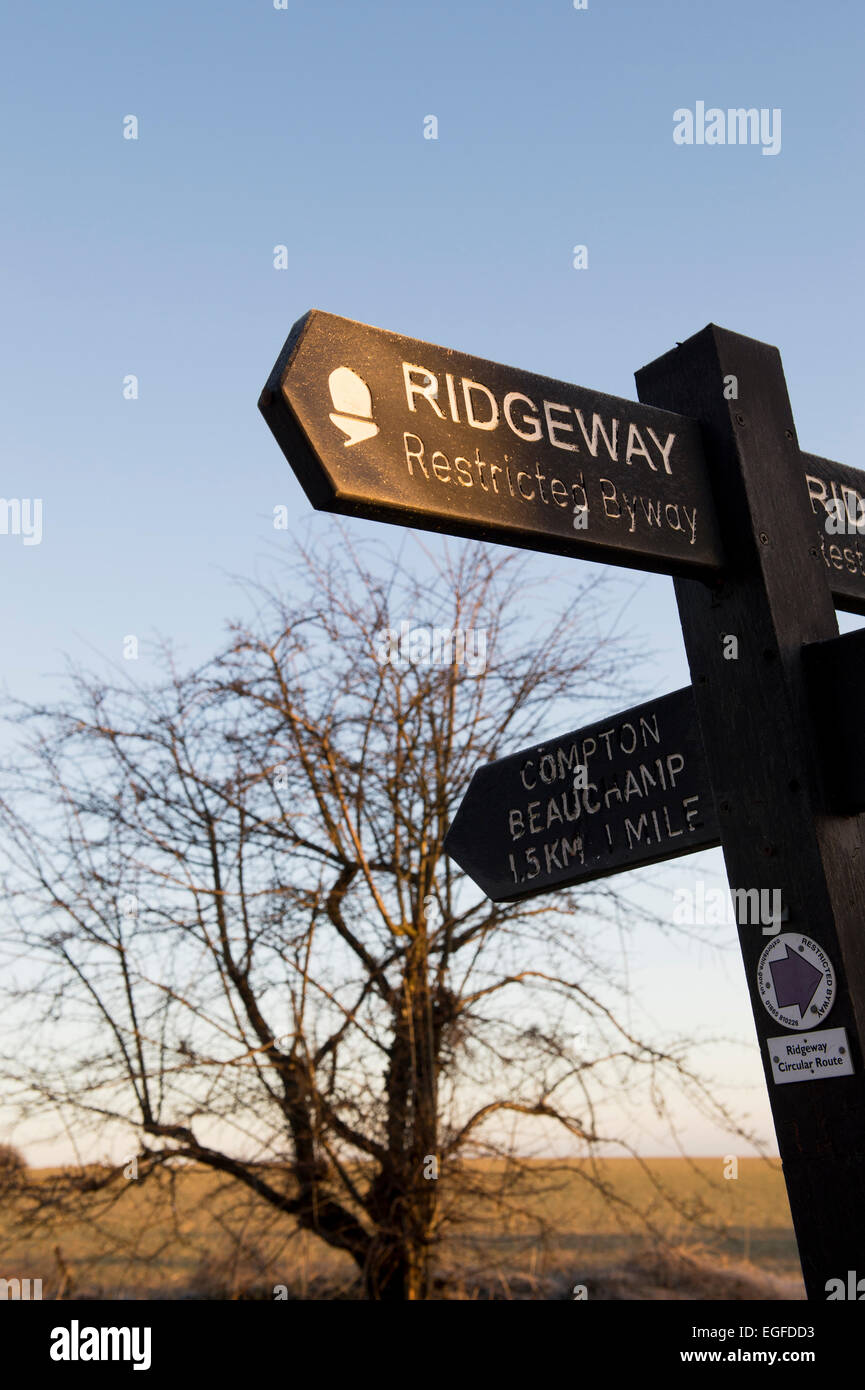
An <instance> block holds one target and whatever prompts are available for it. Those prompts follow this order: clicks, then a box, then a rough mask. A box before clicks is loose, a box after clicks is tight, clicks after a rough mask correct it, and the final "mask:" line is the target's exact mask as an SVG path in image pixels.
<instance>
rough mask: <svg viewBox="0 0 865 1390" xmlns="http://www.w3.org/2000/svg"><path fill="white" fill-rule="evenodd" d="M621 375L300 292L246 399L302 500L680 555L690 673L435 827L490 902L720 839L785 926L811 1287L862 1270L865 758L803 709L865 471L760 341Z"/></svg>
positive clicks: (537, 751)
mask: <svg viewBox="0 0 865 1390" xmlns="http://www.w3.org/2000/svg"><path fill="white" fill-rule="evenodd" d="M731 381H735V382H736V383H737V390H736V392H735V393H730V392H728V390H727V386H728V383H730V382H731ZM637 384H638V391H639V395H640V398H641V399H640V403H636V402H630V401H626V400H621V399H618V398H615V397H611V396H605V395H601V394H600V393H598V392H596V391H590V390H587V389H585V388H583V387H578V386H573V385H569V384H567V383H565V382H557V381H551V380H549V379H547V378H544V377H540V376H537V375H534V374H532V373H527V372H520V371H516V370H515V369H513V368H509V367H502V366H500V365H498V364H496V363H493V362H486V361H482V360H480V359H478V358H474V357H469V356H467V355H466V354H464V353H459V352H455V351H453V350H451V349H447V348H440V347H434V346H432V345H430V344H427V343H422V342H418V341H416V340H414V339H408V338H403V337H399V336H397V335H396V334H392V333H385V332H383V331H382V330H379V329H375V328H370V327H368V326H366V325H364V324H358V323H354V322H352V321H350V320H346V319H341V318H336V317H335V316H333V315H329V314H322V313H319V312H317V311H312V312H310V313H309V314H307V315H306V316H305V317H304V318H303V319H301V320H300V321H299V322H298V323H297V324H296V325H295V327H294V329H293V330H292V333H291V335H290V337H289V339H288V341H287V342H286V344H285V347H284V349H283V351H282V353H281V355H280V357H279V359H278V361H277V363H276V365H275V367H274V369H273V372H272V373H271V375H270V378H269V380H268V383H267V385H266V387H265V389H264V391H263V392H262V395H261V399H260V402H259V405H260V408H261V410H262V413H263V414H264V416H265V418H266V420H267V422H268V424H269V426H270V428H271V430H272V431H273V433H274V435H275V436H276V438H277V440H278V442H279V444H280V446H281V448H282V449H283V451H284V453H285V454H286V456H287V458H288V459H289V462H290V463H291V465H292V467H293V468H294V470H295V472H296V474H297V476H298V478H299V479H300V481H301V483H302V485H303V487H304V489H305V491H306V493H307V496H308V497H309V498H310V501H311V502H312V504H313V506H315V507H317V508H320V509H323V510H329V511H335V512H343V513H347V514H350V515H356V516H366V517H372V518H375V519H379V520H385V521H394V522H397V523H400V524H409V525H412V526H419V527H422V528H426V529H429V530H436V531H445V532H450V533H454V534H456V535H464V536H472V537H475V538H478V539H482V540H487V541H498V542H501V543H505V544H509V545H516V546H524V547H528V548H530V549H534V550H539V551H549V552H554V553H557V554H562V555H573V556H575V557H582V558H586V559H594V560H602V561H604V562H606V563H610V564H617V565H626V566H629V567H632V568H636V569H644V570H655V571H660V572H662V573H667V574H671V575H673V576H674V579H675V591H676V599H677V602H678V606H679V615H680V619H681V623H682V632H683V636H684V639H685V646H686V650H687V654H688V660H689V664H690V668H691V676H692V682H693V683H692V686H690V687H687V688H686V689H684V690H679V691H674V692H673V693H672V694H669V695H666V696H664V697H662V698H661V699H658V700H654V701H650V702H647V703H646V704H644V705H640V706H637V707H636V708H634V709H631V710H628V711H626V712H625V713H623V714H620V715H618V716H616V717H615V718H613V719H609V720H606V721H600V722H599V723H597V724H593V725H590V726H587V727H586V728H583V729H580V730H577V731H574V732H572V733H569V734H566V735H563V736H562V737H561V738H558V739H552V740H548V741H546V742H544V743H541V744H538V745H535V746H533V747H531V748H527V749H523V750H522V751H520V752H517V753H514V754H512V755H511V756H510V757H507V758H504V759H502V760H500V761H499V762H496V763H493V764H490V765H488V766H487V767H483V768H480V769H479V770H478V771H477V772H476V774H475V776H474V777H473V779H472V781H471V784H470V786H469V788H468V791H467V792H466V795H465V798H464V800H463V803H462V805H461V806H460V808H459V811H458V812H457V815H456V817H455V819H454V822H453V824H452V826H451V829H450V831H449V834H448V839H447V844H446V849H447V852H448V853H449V855H451V857H453V858H454V859H455V860H456V862H457V863H459V864H460V866H461V867H462V868H464V869H465V871H466V872H467V873H468V874H469V875H470V876H471V877H472V878H473V879H474V880H475V881H476V882H477V883H478V884H479V885H480V886H481V887H482V888H483V890H484V891H485V892H486V893H487V894H488V896H490V897H491V898H493V899H496V900H502V899H508V898H523V897H529V896H532V895H534V894H537V893H541V892H547V891H550V890H552V889H554V888H562V887H565V886H568V885H570V884H574V883H579V882H585V881H588V880H591V879H595V878H600V877H603V876H605V875H607V874H611V873H617V872H620V871H623V870H625V869H628V868H633V867H636V866H637V865H640V864H646V863H649V862H658V861H660V860H663V859H668V858H670V857H672V856H675V855H678V854H682V853H688V852H691V851H693V850H696V849H702V848H706V847H708V846H710V845H717V844H718V843H720V844H721V845H722V847H723V851H724V857H725V862H726V866H727V873H728V878H729V881H730V886H731V889H732V891H733V892H734V894H735V895H737V901H738V895H740V894H743V893H745V894H747V893H750V892H754V891H756V892H757V893H758V895H761V894H768V895H769V896H770V897H771V899H772V901H775V895H776V894H780V900H781V902H782V904H783V909H782V913H781V923H778V922H775V923H774V925H773V929H772V931H771V932H770V933H766V932H765V929H764V930H763V931H761V930H760V929H759V926H757V925H756V924H754V923H749V922H747V921H745V922H743V921H742V920H741V918H740V926H739V935H740V942H741V949H742V958H743V962H744V966H745V974H746V979H747V983H748V988H749V992H750V996H751V1002H752V1008H753V1012H754V1018H755V1022H756V1027H757V1035H758V1038H759V1041H760V1050H761V1056H762V1060H763V1067H764V1071H765V1075H766V1084H767V1086H768V1089H769V1097H770V1101H771V1105H772V1113H773V1117H774V1121H775V1128H776V1132H777V1136H778V1145H779V1150H780V1153H781V1159H782V1163H783V1166H784V1175H785V1180H786V1183H787V1190H788V1194H789V1198H790V1207H791V1211H792V1215H793V1222H794V1226H795V1229H796V1235H797V1239H798V1242H799V1250H800V1255H801V1259H802V1268H803V1274H804V1278H805V1284H806V1288H807V1291H808V1296H809V1297H810V1298H813V1299H826V1298H829V1297H835V1296H839V1295H837V1294H836V1293H833V1292H831V1291H832V1290H835V1289H837V1288H839V1287H843V1288H846V1287H847V1286H848V1284H849V1283H850V1275H851V1272H852V1273H853V1275H854V1277H853V1281H852V1283H853V1287H854V1288H855V1287H857V1278H858V1277H859V1276H860V1275H861V1276H863V1277H865V1246H863V1235H865V1065H863V1039H865V930H863V922H865V827H863V822H862V819H861V816H860V815H859V814H858V812H860V811H861V810H863V809H865V778H863V777H861V776H858V777H857V776H855V775H852V776H846V777H838V776H837V775H830V771H829V769H827V767H826V765H825V764H826V758H827V749H828V748H830V747H831V743H830V740H829V738H828V736H827V733H828V731H827V730H826V728H825V727H821V725H825V723H826V722H827V720H828V719H829V717H830V715H829V714H828V713H827V712H836V711H837V712H838V722H839V727H840V728H841V729H842V730H843V729H845V728H847V729H851V728H854V727H855V728H857V729H858V724H857V723H856V721H855V720H854V719H853V717H852V715H851V712H850V699H849V696H845V693H844V690H843V688H841V687H842V686H843V683H844V678H843V674H840V675H839V672H840V673H843V670H844V669H845V667H847V666H848V665H851V662H850V658H851V656H852V657H853V658H854V660H853V662H852V666H853V668H854V669H858V667H859V666H861V665H862V664H863V660H865V647H863V644H862V643H861V641H858V640H857V641H855V642H852V641H851V638H850V637H847V638H839V637H838V628H837V622H836V619H835V612H834V607H835V606H838V607H841V608H847V609H850V610H851V611H854V612H860V613H863V612H865V550H863V546H862V542H863V539H865V473H860V472H859V471H858V470H855V469H852V468H849V467H847V466H845V465H842V464H837V463H833V462H831V461H829V460H826V459H822V458H819V457H816V456H813V455H809V454H803V453H801V452H800V451H799V448H798V445H797V443H796V438H795V432H794V427H793V420H792V415H791V412H790V406H789V402H788V400H787V393H786V386H785V383H784V376H783V371H782V367H781V361H780V357H779V355H778V353H777V350H776V349H774V348H772V347H768V346H767V345H766V344H764V343H760V342H757V341H755V340H753V339H749V338H744V337H741V336H739V335H737V334H734V333H728V332H725V331H724V330H721V329H718V328H715V327H714V326H710V327H708V328H706V329H704V330H703V331H702V332H701V333H698V334H697V335H696V336H695V337H693V338H691V339H689V340H688V341H687V342H685V343H683V344H681V345H679V346H678V347H677V348H676V349H675V350H674V351H673V352H671V353H668V354H666V356H664V357H661V358H659V359H658V360H657V361H656V362H654V363H652V364H651V365H650V366H648V367H646V368H644V369H643V370H642V371H641V372H639V373H638V374H637ZM730 395H733V397H734V398H733V399H730ZM731 636H733V637H735V638H736V643H737V652H736V659H733V660H731V659H728V657H729V653H728V652H727V651H726V650H725V646H726V642H727V640H728V639H729V638H730V637H731ZM831 717H835V716H834V713H833V714H832V715H831ZM861 741H862V740H861V737H860V738H859V739H857V742H858V743H861ZM839 756H841V757H843V756H844V750H843V748H842V749H839ZM490 808H493V811H492V813H491V810H490ZM761 921H762V918H761ZM781 924H783V927H784V929H783V930H780V926H781ZM767 935H768V936H769V937H770V939H769V940H768V942H767V939H766V937H767ZM857 1262H858V1263H857ZM857 1269H858V1271H859V1273H858V1275H857V1274H856V1271H857ZM863 1287H865V1284H863Z"/></svg>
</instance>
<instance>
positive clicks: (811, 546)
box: [808, 545, 817, 556]
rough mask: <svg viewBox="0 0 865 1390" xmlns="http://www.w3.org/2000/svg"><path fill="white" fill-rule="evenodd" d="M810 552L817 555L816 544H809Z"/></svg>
mask: <svg viewBox="0 0 865 1390" xmlns="http://www.w3.org/2000/svg"><path fill="white" fill-rule="evenodd" d="M808 554H809V555H814V556H816V554H817V547H816V545H809V546H808Z"/></svg>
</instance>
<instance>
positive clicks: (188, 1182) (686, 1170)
mask: <svg viewBox="0 0 865 1390" xmlns="http://www.w3.org/2000/svg"><path fill="white" fill-rule="evenodd" d="M647 1166H648V1168H649V1170H650V1171H649V1172H648V1173H647V1172H645V1171H644V1170H643V1169H642V1168H641V1166H640V1165H639V1164H637V1163H636V1162H634V1161H633V1160H630V1159H605V1160H600V1161H597V1160H596V1161H595V1163H594V1165H592V1166H590V1165H589V1164H588V1163H587V1162H586V1163H584V1162H581V1161H573V1162H568V1163H564V1162H559V1163H555V1164H554V1163H543V1162H537V1163H534V1164H532V1165H529V1166H528V1167H524V1169H523V1171H522V1172H521V1173H520V1174H515V1175H514V1178H513V1182H512V1183H511V1184H510V1188H509V1197H508V1208H507V1210H506V1211H505V1210H504V1209H503V1208H502V1207H501V1206H500V1204H499V1203H498V1201H497V1200H496V1197H495V1193H496V1191H497V1189H498V1188H499V1186H500V1184H501V1181H502V1179H503V1177H505V1176H506V1170H504V1169H503V1168H502V1166H501V1165H496V1164H473V1165H469V1166H468V1168H467V1170H466V1171H467V1175H468V1177H469V1179H470V1181H471V1184H472V1187H473V1188H474V1191H473V1193H472V1194H470V1195H468V1194H467V1195H464V1196H462V1197H459V1198H456V1199H454V1198H450V1199H449V1198H448V1190H447V1188H443V1189H442V1196H443V1198H444V1199H445V1204H446V1206H447V1208H448V1211H449V1214H450V1215H451V1216H452V1217H453V1218H454V1224H453V1227H452V1228H451V1229H450V1230H449V1231H448V1233H447V1234H446V1236H445V1238H444V1240H443V1242H442V1245H441V1247H440V1249H439V1251H438V1257H437V1297H441V1298H447V1299H454V1298H456V1299H468V1300H471V1299H484V1300H486V1299H491V1298H494V1299H502V1298H511V1299H571V1298H573V1297H574V1286H577V1285H584V1286H585V1288H586V1290H587V1294H588V1297H589V1298H591V1299H635V1298H636V1299H659V1298H663V1299H694V1298H705V1299H743V1298H746V1299H753V1298H759V1299H776V1298H801V1297H804V1291H803V1288H802V1283H801V1277H800V1274H799V1264H798V1257H797V1253H796V1244H795V1240H794V1237H793V1231H792V1226H791V1223H790V1213H789V1207H788V1205H787V1198H786V1192H785V1189H784V1182H783V1178H782V1176H781V1171H780V1165H779V1164H777V1163H775V1164H768V1163H765V1162H763V1161H762V1160H759V1159H744V1160H740V1161H739V1176H738V1178H737V1179H736V1180H730V1181H725V1180H724V1179H723V1176H722V1171H723V1164H722V1161H721V1159H720V1158H711V1159H696V1160H682V1159H656V1160H651V1161H650V1162H649V1163H648V1165H647ZM41 1176H42V1177H43V1180H44V1179H46V1178H48V1177H49V1176H50V1175H49V1174H48V1173H47V1172H46V1173H45V1174H44V1175H41ZM593 1179H600V1180H601V1181H602V1182H603V1183H605V1184H607V1186H608V1189H609V1191H610V1192H611V1193H612V1194H613V1196H614V1198H615V1199H617V1200H614V1201H613V1202H610V1201H607V1200H605V1199H604V1197H603V1195H602V1194H601V1193H600V1192H599V1191H598V1190H597V1188H596V1187H594V1186H593V1185H592V1180H593ZM664 1192H667V1193H670V1194H673V1195H674V1196H675V1198H676V1200H677V1202H678V1204H679V1207H680V1211H679V1212H678V1213H671V1211H670V1209H669V1207H668V1206H667V1204H666V1203H665V1201H664V1200H663V1198H662V1194H663V1193H664ZM623 1203H628V1204H630V1206H631V1207H633V1208H635V1209H636V1210H637V1211H639V1212H640V1213H642V1214H643V1216H644V1217H648V1219H649V1221H650V1222H651V1223H652V1225H653V1227H654V1232H653V1233H649V1232H648V1231H647V1230H646V1227H645V1225H644V1224H641V1223H640V1222H639V1221H638V1220H637V1219H636V1217H635V1216H634V1215H633V1214H629V1213H628V1212H627V1210H626V1208H625V1206H624V1205H623ZM16 1207H17V1203H16V1201H15V1200H14V1199H10V1198H9V1197H7V1200H6V1201H5V1202H4V1203H3V1206H2V1210H0V1277H7V1278H9V1277H15V1276H17V1277H19V1278H26V1277H31V1278H41V1279H42V1280H43V1289H44V1296H45V1297H46V1298H56V1297H58V1295H59V1296H60V1297H62V1298H67V1299H68V1298H88V1297H90V1298H93V1297H96V1298H107V1299H123V1298H142V1297H143V1298H170V1299H177V1298H198V1299H201V1298H220V1299H225V1298H229V1299H230V1298H256V1297H257V1298H272V1297H273V1296H274V1288H275V1286H277V1285H283V1286H285V1289H286V1292H287V1296H288V1297H290V1298H300V1299H308V1298H357V1297H358V1296H359V1291H358V1288H357V1279H356V1271H355V1268H354V1266H353V1264H352V1263H351V1261H350V1260H348V1258H347V1257H345V1256H342V1255H340V1254H339V1253H338V1252H336V1251H332V1250H330V1249H329V1248H328V1247H327V1246H325V1245H324V1244H323V1243H322V1242H321V1241H318V1240H316V1239H314V1238H313V1237H311V1236H309V1235H308V1234H306V1233H303V1232H300V1231H298V1230H297V1229H296V1228H295V1227H294V1226H293V1225H292V1223H290V1222H288V1221H286V1220H284V1219H280V1218H275V1217H274V1215H273V1213H272V1211H271V1209H270V1208H268V1207H266V1206H265V1205H264V1204H263V1203H261V1202H260V1201H259V1200H258V1199H257V1198H255V1197H253V1196H251V1195H250V1194H248V1193H246V1192H245V1191H242V1190H239V1189H238V1187H237V1186H236V1185H232V1184H226V1183H225V1182H224V1181H223V1180H221V1179H220V1178H219V1177H218V1176H217V1175H214V1174H212V1173H209V1172H204V1171H198V1170H194V1169H187V1170H185V1171H182V1172H179V1173H176V1174H174V1175H173V1176H172V1178H171V1180H170V1181H169V1180H162V1181H160V1182H158V1183H157V1182H153V1183H147V1184H142V1183H136V1182H129V1183H127V1184H124V1186H123V1188H122V1190H121V1192H120V1194H119V1196H118V1200H117V1201H116V1203H115V1204H114V1206H113V1207H112V1208H111V1210H110V1211H107V1212H105V1211H104V1212H103V1213H102V1215H101V1216H100V1218H99V1220H98V1222H97V1221H95V1220H94V1218H93V1217H92V1216H87V1215H85V1214H84V1213H83V1212H80V1213H79V1214H77V1215H76V1216H75V1217H74V1218H73V1217H64V1218H63V1219H62V1220H51V1221H50V1222H49V1221H47V1220H45V1219H43V1220H42V1221H41V1222H40V1224H39V1226H38V1227H37V1228H36V1229H35V1230H30V1231H27V1230H25V1229H24V1228H22V1227H21V1226H20V1224H19V1223H18V1222H17V1221H16Z"/></svg>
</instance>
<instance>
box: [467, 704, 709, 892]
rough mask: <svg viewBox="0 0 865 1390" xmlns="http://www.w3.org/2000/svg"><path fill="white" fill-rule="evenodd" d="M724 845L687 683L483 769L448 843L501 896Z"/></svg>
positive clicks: (475, 778) (477, 879) (475, 876)
mask: <svg viewBox="0 0 865 1390" xmlns="http://www.w3.org/2000/svg"><path fill="white" fill-rule="evenodd" d="M581 768H582V769H584V771H583V773H582V774H581V773H580V769H581ZM717 844H720V832H719V829H718V822H717V818H716V816H715V807H714V802H713V800H712V795H711V792H710V789H709V781H708V777H707V774H706V768H705V763H704V758H703V747H702V743H701V741H700V733H699V730H698V727H697V715H696V710H695V706H694V696H693V693H692V691H691V687H690V686H686V687H685V689H684V690H674V691H673V692H672V694H670V695H663V696H661V698H660V699H658V700H650V701H648V702H647V703H646V704H642V705H636V706H635V707H634V708H633V709H629V710H626V711H625V712H624V713H623V714H619V715H616V716H615V717H614V718H612V719H606V720H603V721H601V722H600V723H597V724H589V725H587V726H586V727H585V728H583V729H577V730H576V731H575V732H573V733H568V734H564V735H562V736H561V737H560V738H556V739H550V740H549V741H548V742H546V743H540V744H534V745H533V746H532V747H530V748H524V749H523V750H522V751H521V752H519V753H512V754H511V755H510V757H507V758H502V759H501V760H500V761H499V762H494V763H488V764H487V765H486V766H485V767H481V768H479V769H478V770H477V772H476V773H475V774H474V776H473V777H472V780H471V782H470V783H469V787H468V790H467V791H466V794H465V796H464V797H463V800H462V802H461V804H460V808H459V810H458V811H457V814H456V816H455V817H454V820H453V824H452V825H451V827H450V830H449V831H448V833H447V836H446V838H445V846H444V847H445V852H446V853H447V854H448V855H449V857H450V858H451V859H453V860H455V861H456V863H457V864H459V866H460V868H462V869H464V870H465V872H466V873H467V874H468V875H469V877H470V878H471V879H473V880H474V882H475V883H476V884H477V885H478V887H479V888H482V889H483V891H484V892H485V893H486V895H487V897H489V898H492V899H493V900H494V901H496V902H501V901H506V900H508V899H515V898H528V897H532V896H534V895H535V894H536V893H544V892H547V891H548V890H549V889H550V888H562V887H567V886H569V885H570V884H574V883H581V882H586V881H587V880H589V879H595V878H605V877H606V876H607V875H608V874H615V873H619V872H620V871H621V870H622V869H633V868H637V867H638V866H639V865H641V864H650V863H657V862H659V861H661V860H663V859H671V858H673V856H675V855H680V854H690V853H692V852H693V851H695V850H698V849H708V848H710V847H711V846H714V845H717Z"/></svg>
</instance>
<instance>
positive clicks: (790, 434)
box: [784, 430, 793, 439]
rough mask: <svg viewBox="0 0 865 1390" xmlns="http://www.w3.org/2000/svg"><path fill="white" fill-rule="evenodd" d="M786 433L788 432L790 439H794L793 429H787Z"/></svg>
mask: <svg viewBox="0 0 865 1390" xmlns="http://www.w3.org/2000/svg"><path fill="white" fill-rule="evenodd" d="M784 433H785V434H786V436H787V438H788V439H792V438H793V431H792V430H785V431H784Z"/></svg>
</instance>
